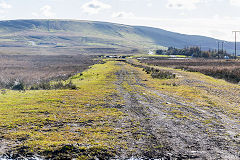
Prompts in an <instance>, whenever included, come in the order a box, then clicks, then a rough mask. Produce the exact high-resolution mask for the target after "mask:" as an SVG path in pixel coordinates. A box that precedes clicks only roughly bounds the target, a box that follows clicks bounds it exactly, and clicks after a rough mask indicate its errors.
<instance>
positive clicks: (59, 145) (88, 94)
mask: <svg viewBox="0 0 240 160" xmlns="http://www.w3.org/2000/svg"><path fill="white" fill-rule="evenodd" d="M113 63H114V62H107V63H105V64H97V65H94V66H93V67H92V68H91V69H89V70H88V71H86V72H83V75H76V76H74V77H72V78H71V80H72V82H73V83H75V84H77V87H78V90H51V91H25V92H18V91H9V90H7V91H6V92H4V93H2V94H1V96H0V135H1V137H0V140H1V143H2V144H3V145H2V146H1V147H0V149H1V150H0V151H6V150H5V149H8V148H9V146H10V147H12V150H10V151H9V150H8V151H9V152H10V153H11V154H16V155H13V158H14V156H15V157H18V156H20V155H19V154H20V153H21V154H23V155H22V156H30V157H31V156H33V155H34V154H39V155H44V156H46V157H48V158H51V157H52V158H54V157H55V158H56V157H58V156H59V157H61V158H63V159H64V156H65V158H67V157H68V158H77V157H79V156H80V157H81V159H82V158H84V157H85V158H87V157H88V158H91V156H99V157H101V156H105V157H108V156H114V149H113V148H116V147H115V145H117V146H121V144H119V143H120V142H119V143H118V142H117V137H116V135H117V134H118V133H121V130H118V129H117V127H116V126H115V121H116V120H117V119H120V118H121V117H122V115H123V113H122V112H120V111H118V110H117V109H116V108H114V106H115V105H117V104H118V103H119V102H118V97H116V96H114V94H115V92H116V91H115V85H114V84H113V81H115V79H116V76H115V75H114V74H113V73H114V72H115V70H117V67H116V66H114V65H113ZM113 98H114V100H113ZM68 152H70V153H71V154H70V155H69V154H68ZM74 153H75V154H76V155H74ZM101 154H102V155H101Z"/></svg>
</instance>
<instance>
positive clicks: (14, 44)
mask: <svg viewBox="0 0 240 160" xmlns="http://www.w3.org/2000/svg"><path fill="white" fill-rule="evenodd" d="M0 35H1V36H0V48H1V51H2V52H4V53H6V52H7V53H16V52H17V53H37V54H43V53H44V54H48V53H57V54H64V53H65V54H66V52H68V53H73V54H74V53H87V54H89V53H139V52H142V53H146V52H147V51H148V50H149V49H157V48H162V47H169V46H174V47H177V48H184V47H186V46H201V48H202V49H205V50H208V49H216V47H217V45H216V44H217V43H216V41H218V40H216V39H213V38H209V37H203V36H192V35H184V34H179V33H174V32H169V31H166V30H162V29H157V28H151V27H140V26H128V25H121V24H114V23H107V22H94V21H74V20H12V21H0ZM224 46H225V49H227V50H228V51H229V52H233V49H234V45H233V43H226V44H225V45H224ZM40 49H41V50H40Z"/></svg>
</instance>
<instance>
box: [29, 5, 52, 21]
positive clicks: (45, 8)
mask: <svg viewBox="0 0 240 160" xmlns="http://www.w3.org/2000/svg"><path fill="white" fill-rule="evenodd" d="M40 11H41V14H42V15H43V16H45V17H47V18H52V17H54V16H55V13H54V12H53V11H52V7H51V6H49V5H45V6H43V7H42V8H41V9H40ZM33 14H34V13H33ZM35 15H36V13H35Z"/></svg>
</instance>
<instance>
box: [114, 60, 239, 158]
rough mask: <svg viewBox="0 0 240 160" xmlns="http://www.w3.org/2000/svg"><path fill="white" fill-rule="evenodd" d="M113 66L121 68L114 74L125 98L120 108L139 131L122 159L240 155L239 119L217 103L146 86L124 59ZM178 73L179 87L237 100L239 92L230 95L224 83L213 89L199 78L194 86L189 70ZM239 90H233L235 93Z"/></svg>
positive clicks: (231, 156)
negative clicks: (198, 101) (190, 99)
mask: <svg viewBox="0 0 240 160" xmlns="http://www.w3.org/2000/svg"><path fill="white" fill-rule="evenodd" d="M117 65H120V66H121V70H120V71H118V72H117V73H116V75H117V77H118V78H117V79H118V81H117V82H116V84H117V86H118V90H119V92H120V94H121V96H123V98H124V101H125V106H124V107H123V111H124V112H125V113H127V114H129V117H131V119H132V120H133V121H134V122H135V123H138V124H139V125H138V126H137V128H138V131H137V133H135V132H131V133H129V136H128V147H129V150H128V151H132V152H127V153H124V154H123V155H122V158H124V157H129V156H133V157H138V158H159V157H163V158H165V159H171V158H172V159H231V160H233V159H240V155H239V153H238V152H239V151H240V141H239V133H240V124H239V118H237V117H236V116H232V115H230V114H227V113H225V112H224V109H222V108H220V107H219V108H217V107H216V108H214V107H210V106H208V107H206V106H199V104H194V103H193V102H191V103H190V102H188V101H185V98H184V97H181V96H176V95H174V96H171V95H169V93H166V92H164V90H163V91H161V90H156V89H155V88H153V87H149V86H147V83H145V82H146V81H147V80H144V79H141V75H140V74H142V72H141V71H140V70H139V69H137V68H136V67H133V66H130V65H127V64H126V63H122V62H119V63H118V64H117ZM177 75H178V77H184V78H179V79H180V80H179V81H178V83H179V85H181V84H184V85H188V86H191V87H194V88H196V89H197V90H198V91H201V92H210V93H211V94H213V95H216V96H217V97H219V98H221V97H224V96H226V95H228V97H225V99H224V100H226V99H231V98H235V103H238V102H239V101H238V100H239V97H238V96H239V95H236V94H235V95H234V97H232V96H233V94H230V93H229V92H232V91H230V90H228V91H225V90H224V87H223V89H222V90H219V89H216V90H212V89H211V88H208V86H209V85H212V84H209V83H208V82H206V81H204V80H202V79H201V80H199V81H200V83H201V86H197V85H199V84H198V83H199V82H198V83H195V81H196V80H195V79H191V78H189V77H188V73H185V72H180V71H179V72H177ZM188 78H189V79H188ZM225 87H226V86H225ZM239 91H240V89H239V88H235V92H239ZM217 93H221V95H219V94H217ZM231 95H232V96H231ZM213 98H215V97H213ZM233 103H234V102H233ZM238 104H240V103H238ZM130 124H131V123H130ZM131 125H132V124H131ZM130 127H131V126H129V128H130ZM136 134H138V135H141V136H136Z"/></svg>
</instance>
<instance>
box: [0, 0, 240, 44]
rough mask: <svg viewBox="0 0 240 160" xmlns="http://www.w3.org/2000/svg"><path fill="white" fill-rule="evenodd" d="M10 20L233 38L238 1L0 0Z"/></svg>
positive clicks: (1, 12)
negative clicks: (70, 21)
mask: <svg viewBox="0 0 240 160" xmlns="http://www.w3.org/2000/svg"><path fill="white" fill-rule="evenodd" d="M14 19H74V20H94V21H106V22H114V23H121V24H127V25H138V26H139V25H140V26H150V27H156V28H161V29H165V30H168V31H173V32H178V33H184V34H192V35H203V36H208V37H213V38H217V39H221V40H226V41H234V34H233V33H232V31H234V30H240V0H0V20H14ZM238 37H239V41H240V34H239V35H238Z"/></svg>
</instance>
